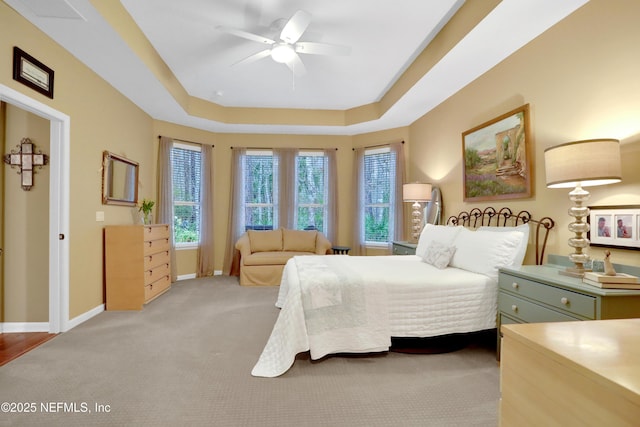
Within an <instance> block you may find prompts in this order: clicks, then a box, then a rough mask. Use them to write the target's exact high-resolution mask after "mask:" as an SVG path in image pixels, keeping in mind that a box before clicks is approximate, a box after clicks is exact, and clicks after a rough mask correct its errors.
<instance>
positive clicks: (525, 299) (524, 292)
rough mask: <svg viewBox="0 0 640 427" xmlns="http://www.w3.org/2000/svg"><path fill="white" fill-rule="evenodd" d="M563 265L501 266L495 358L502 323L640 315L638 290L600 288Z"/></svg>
mask: <svg viewBox="0 0 640 427" xmlns="http://www.w3.org/2000/svg"><path fill="white" fill-rule="evenodd" d="M562 268H563V267H560V266H554V265H523V266H522V267H519V268H502V269H500V275H499V279H498V287H499V289H498V319H497V323H498V360H499V359H500V339H501V333H500V326H501V325H503V324H509V323H540V322H566V321H575V320H598V319H623V318H633V317H640V290H626V289H625V290H623V289H600V288H597V287H595V286H591V285H587V284H583V283H582V279H577V278H573V277H568V276H564V275H561V274H559V271H560V269H562Z"/></svg>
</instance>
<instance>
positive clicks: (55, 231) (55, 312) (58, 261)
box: [0, 84, 71, 333]
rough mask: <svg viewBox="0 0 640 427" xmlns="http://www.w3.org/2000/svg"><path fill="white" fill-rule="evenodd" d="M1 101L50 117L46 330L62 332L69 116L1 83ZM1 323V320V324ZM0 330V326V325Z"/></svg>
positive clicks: (65, 300) (65, 294) (66, 284)
mask: <svg viewBox="0 0 640 427" xmlns="http://www.w3.org/2000/svg"><path fill="white" fill-rule="evenodd" d="M0 101H5V102H6V103H8V104H12V105H15V106H16V107H19V108H22V109H23V110H26V111H29V112H31V113H33V114H35V115H37V116H40V117H43V118H45V119H47V120H49V121H50V123H51V125H50V130H49V132H50V144H51V147H50V155H49V167H50V171H49V173H50V176H51V179H50V183H49V332H50V333H58V332H65V331H67V330H69V329H70V328H71V324H70V321H69V165H70V162H69V159H70V156H69V149H70V130H71V118H70V117H69V116H68V115H66V114H64V113H61V112H60V111H57V110H55V109H53V108H51V107H49V106H48V105H46V104H43V103H41V102H39V101H36V100H35V99H32V98H29V97H28V96H26V95H24V94H22V93H20V92H18V91H16V90H13V89H11V88H9V87H7V86H4V85H2V84H0ZM1 327H2V325H1V323H0V328H1ZM0 332H2V330H1V329H0Z"/></svg>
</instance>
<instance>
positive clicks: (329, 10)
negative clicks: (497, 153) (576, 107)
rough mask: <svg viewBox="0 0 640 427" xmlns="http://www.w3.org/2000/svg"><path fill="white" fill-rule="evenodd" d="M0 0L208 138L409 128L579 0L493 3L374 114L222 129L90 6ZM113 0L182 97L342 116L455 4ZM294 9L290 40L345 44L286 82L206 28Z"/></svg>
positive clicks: (156, 111) (148, 107) (80, 1)
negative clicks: (347, 121)
mask: <svg viewBox="0 0 640 427" xmlns="http://www.w3.org/2000/svg"><path fill="white" fill-rule="evenodd" d="M4 1H5V3H7V4H9V5H10V6H11V7H13V8H14V9H15V10H17V11H18V12H19V13H20V14H22V15H23V16H24V17H25V18H26V19H28V20H29V21H31V22H32V23H33V24H35V25H36V26H37V27H39V28H40V29H41V30H42V31H44V32H45V33H47V34H48V35H49V36H50V37H51V38H53V39H54V40H56V41H57V42H58V43H59V44H61V45H62V46H63V47H65V48H66V49H67V50H68V51H70V52H71V53H72V54H73V55H75V56H76V57H77V58H78V59H79V60H81V61H82V62H84V63H85V64H86V65H87V66H89V67H90V68H91V69H93V70H94V71H95V72H96V73H97V74H99V75H100V76H102V77H103V78H104V79H105V80H107V81H108V82H110V83H111V84H112V85H113V86H114V87H115V88H116V89H118V90H119V91H120V92H122V93H123V94H124V95H125V96H126V97H128V98H129V99H130V100H132V101H133V102H134V103H136V104H137V105H138V106H139V107H140V108H142V109H143V110H144V111H146V112H147V113H148V114H149V115H151V116H152V117H153V118H155V119H158V120H164V121H168V122H172V123H177V124H182V125H185V126H191V127H195V128H200V129H204V130H209V131H215V132H248V133H258V132H259V133H303V134H333V135H335V134H343V135H353V134H359V133H364V132H371V131H376V130H382V129H388V128H394V127H399V126H406V125H409V124H410V123H412V122H413V121H415V120H416V119H418V118H419V117H420V116H422V115H424V114H425V113H427V112H428V111H429V110H431V109H432V108H434V107H436V106H437V105H438V104H439V103H441V102H443V101H444V100H446V99H447V98H448V97H450V96H451V95H453V94H454V93H456V92H457V91H458V90H460V89H461V88H463V87H464V86H466V85H467V84H468V83H470V82H471V81H473V80H474V79H476V78H477V77H479V76H480V75H482V74H483V73H484V72H486V71H487V70H489V69H490V68H492V67H493V66H494V65H496V64H497V63H499V62H500V61H502V60H503V59H504V58H506V57H508V56H509V55H511V54H512V53H513V52H514V51H516V50H517V49H519V48H520V47H522V46H523V45H525V44H526V43H528V42H529V41H530V40H532V39H533V38H535V37H537V36H538V35H539V34H541V33H542V32H544V31H546V30H547V29H548V28H549V27H551V26H552V25H554V24H555V23H556V22H558V21H559V20H561V19H563V18H564V17H566V16H567V15H568V14H570V13H572V12H573V11H574V10H576V9H577V8H578V7H580V6H582V5H583V4H584V3H586V2H587V1H588V0H563V1H557V0H503V1H502V2H501V3H500V4H499V5H498V6H497V7H496V8H495V9H494V10H493V11H492V12H491V13H490V14H489V15H488V16H487V17H486V18H485V19H484V20H483V21H482V22H480V24H478V25H477V26H476V27H475V28H474V29H473V30H472V31H471V32H469V34H467V36H466V37H465V38H463V39H462V40H461V41H460V43H458V44H457V45H456V46H455V47H454V48H453V49H452V50H451V51H450V52H449V53H448V54H447V55H445V56H444V58H442V60H441V61H440V62H439V63H438V64H437V65H436V66H434V67H433V68H432V69H431V70H430V71H429V72H428V73H427V74H425V75H424V76H423V77H422V79H420V80H419V81H418V82H417V83H416V84H415V85H414V86H413V88H412V89H411V90H409V91H408V92H407V93H406V94H405V95H404V96H402V97H401V99H400V100H399V101H397V102H396V103H395V104H394V105H393V106H391V108H389V109H388V110H387V111H386V113H385V114H384V115H383V116H382V117H381V118H380V119H378V120H373V121H369V122H365V123H359V124H354V125H348V126H317V125H316V126H305V125H268V124H267V125H265V124H234V123H221V122H217V121H213V120H206V119H202V118H198V117H193V116H190V115H188V114H187V112H185V111H184V109H183V108H182V107H181V106H180V104H179V103H178V102H177V101H176V100H175V99H174V98H173V97H172V95H171V94H170V93H169V92H168V90H167V89H166V87H165V86H164V85H163V83H162V82H160V81H158V78H157V77H156V75H154V73H153V72H152V71H151V70H149V69H148V68H147V66H146V65H145V63H144V62H143V61H142V60H141V59H140V58H138V57H137V56H136V55H135V54H134V53H133V51H132V50H131V49H130V47H129V46H128V45H127V43H126V41H125V40H123V39H122V38H121V37H120V35H119V34H118V33H117V32H116V31H115V30H114V29H113V28H111V27H110V26H109V24H108V23H107V22H106V20H105V19H104V18H103V17H102V16H101V15H100V14H99V13H98V11H97V10H96V9H95V8H94V7H93V5H92V3H91V1H90V0H4ZM94 1H105V0H94ZM109 1H115V0H109ZM476 1H479V0H476ZM121 3H122V5H123V6H124V8H125V9H126V10H127V11H128V12H129V14H130V15H131V17H132V18H133V19H134V21H135V23H136V24H137V25H138V27H139V28H140V29H141V30H142V32H143V33H144V35H145V36H146V37H147V39H148V40H149V41H150V43H151V44H152V45H153V46H154V48H155V49H156V51H157V52H158V54H159V55H160V57H161V58H162V60H163V61H164V62H165V63H166V64H167V66H168V67H169V68H170V70H171V72H172V73H173V74H174V75H175V77H176V78H177V79H178V81H179V82H180V84H181V85H182V86H183V87H184V89H185V90H186V91H187V93H188V94H189V95H191V96H193V97H197V98H202V99H204V100H206V101H210V102H213V103H215V104H218V105H221V106H224V107H254V108H293V109H319V110H323V109H328V110H346V109H349V108H354V107H358V106H362V105H366V104H370V103H373V102H377V101H379V100H380V99H381V98H382V97H383V95H384V94H385V93H386V92H387V91H388V90H389V88H390V87H391V86H392V85H393V84H394V83H395V82H396V80H397V79H398V78H399V77H400V76H401V74H402V73H403V72H404V71H405V70H406V69H407V67H408V66H409V65H410V64H411V63H412V62H413V60H414V59H415V58H416V57H417V56H418V55H419V54H420V53H421V52H422V50H423V49H424V48H425V47H426V46H427V45H428V43H429V42H430V41H431V40H432V39H433V37H434V36H435V35H436V34H437V32H438V31H439V30H440V29H441V28H442V27H443V26H444V25H445V24H446V23H447V21H448V20H449V19H450V18H451V17H452V16H453V15H454V14H455V12H456V11H457V10H458V9H459V8H460V7H461V6H462V5H463V4H464V0H375V1H371V0H323V1H317V0H316V1H314V0H180V1H175V0H121ZM300 9H302V10H305V11H307V12H309V13H310V14H311V16H312V18H311V24H310V25H309V27H308V28H307V31H305V33H304V34H303V36H302V37H301V39H300V40H301V41H320V42H324V43H332V44H340V45H346V46H349V47H350V48H351V53H350V55H348V56H321V55H306V54H301V55H300V56H301V59H302V61H303V62H304V64H305V66H306V70H307V72H306V74H304V75H302V76H295V77H294V76H293V74H292V73H291V71H290V70H289V69H288V68H287V67H286V66H285V65H283V64H279V63H276V62H274V61H273V60H272V59H271V58H270V57H266V58H263V59H261V60H259V61H256V62H252V63H248V64H238V65H233V64H234V63H236V62H238V61H240V60H242V59H243V58H246V57H248V56H250V55H252V54H254V53H256V52H258V51H261V50H263V49H264V48H265V45H263V44H260V43H258V42H255V41H251V40H246V39H243V38H239V37H236V36H233V35H230V34H228V33H225V32H222V31H220V30H218V29H216V26H219V25H224V26H226V27H233V28H237V29H240V30H244V31H249V32H253V33H257V34H260V35H263V36H266V37H268V38H271V39H277V38H278V35H279V32H280V29H281V28H282V25H283V23H284V22H285V21H286V20H287V19H288V18H289V17H290V16H291V15H293V13H295V12H296V11H297V10H300ZM43 62H45V63H46V59H44V60H43Z"/></svg>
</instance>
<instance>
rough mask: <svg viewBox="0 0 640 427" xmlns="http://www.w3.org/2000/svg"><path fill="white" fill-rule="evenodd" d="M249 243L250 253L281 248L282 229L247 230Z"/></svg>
mask: <svg viewBox="0 0 640 427" xmlns="http://www.w3.org/2000/svg"><path fill="white" fill-rule="evenodd" d="M247 234H248V235H249V242H250V243H251V253H255V252H274V251H281V250H282V230H272V231H255V230H249V231H247Z"/></svg>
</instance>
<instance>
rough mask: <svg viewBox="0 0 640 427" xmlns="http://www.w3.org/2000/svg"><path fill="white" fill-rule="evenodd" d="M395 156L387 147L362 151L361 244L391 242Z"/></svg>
mask: <svg viewBox="0 0 640 427" xmlns="http://www.w3.org/2000/svg"><path fill="white" fill-rule="evenodd" d="M395 157H396V155H395V153H393V152H391V150H390V149H389V148H388V147H385V148H376V149H369V150H366V151H365V153H364V171H363V174H364V175H363V186H364V187H363V193H362V194H363V197H364V200H363V204H362V205H363V208H364V212H363V217H364V240H365V244H368V245H376V244H386V243H388V242H390V241H391V238H392V237H391V233H392V230H393V218H394V210H395V206H394V200H395V194H394V193H395V176H396V158H395Z"/></svg>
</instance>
